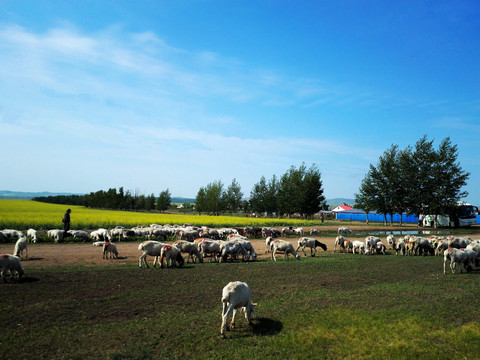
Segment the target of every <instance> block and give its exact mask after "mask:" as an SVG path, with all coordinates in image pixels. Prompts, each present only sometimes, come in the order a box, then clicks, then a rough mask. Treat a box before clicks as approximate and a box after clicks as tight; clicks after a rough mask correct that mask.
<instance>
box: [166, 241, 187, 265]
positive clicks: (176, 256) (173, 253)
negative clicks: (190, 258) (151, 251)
mask: <svg viewBox="0 0 480 360" xmlns="http://www.w3.org/2000/svg"><path fill="white" fill-rule="evenodd" d="M164 260H165V263H166V265H167V267H173V268H175V267H176V266H177V263H178V266H179V267H182V266H183V264H185V260H184V259H183V256H182V254H181V253H180V250H179V249H177V248H176V247H174V246H172V245H164V246H162V250H161V251H160V267H161V268H162V269H163V262H164Z"/></svg>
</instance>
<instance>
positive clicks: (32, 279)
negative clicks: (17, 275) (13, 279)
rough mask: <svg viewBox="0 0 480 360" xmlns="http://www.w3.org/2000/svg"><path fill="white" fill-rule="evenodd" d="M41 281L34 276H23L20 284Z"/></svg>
mask: <svg viewBox="0 0 480 360" xmlns="http://www.w3.org/2000/svg"><path fill="white" fill-rule="evenodd" d="M38 281H40V279H39V278H36V277H33V276H23V277H22V278H21V279H20V280H19V281H18V282H19V283H21V284H27V283H36V282H38Z"/></svg>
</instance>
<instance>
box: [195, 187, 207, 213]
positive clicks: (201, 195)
mask: <svg viewBox="0 0 480 360" xmlns="http://www.w3.org/2000/svg"><path fill="white" fill-rule="evenodd" d="M195 210H196V211H198V213H199V214H201V213H202V212H205V211H207V192H206V190H205V188H204V187H201V188H200V189H199V190H198V193H197V197H196V199H195Z"/></svg>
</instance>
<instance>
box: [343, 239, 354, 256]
mask: <svg viewBox="0 0 480 360" xmlns="http://www.w3.org/2000/svg"><path fill="white" fill-rule="evenodd" d="M344 245H345V252H346V253H347V254H348V253H349V252H350V250H352V252H353V242H352V241H350V240H345V242H344Z"/></svg>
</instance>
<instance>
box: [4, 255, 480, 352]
mask: <svg viewBox="0 0 480 360" xmlns="http://www.w3.org/2000/svg"><path fill="white" fill-rule="evenodd" d="M442 263H443V261H442V259H440V258H439V257H431V256H427V257H396V256H392V255H389V256H353V255H351V254H338V253H337V254H333V253H331V252H326V253H322V254H321V255H320V256H318V257H316V258H310V257H308V258H302V261H299V262H298V261H288V262H285V261H279V262H277V263H273V262H271V261H268V260H266V261H259V262H257V263H227V264H215V263H212V264H209V263H205V264H196V265H188V266H187V267H185V268H182V269H163V270H160V269H157V270H156V269H139V268H137V267H134V266H127V267H121V268H118V269H113V270H112V269H106V268H101V267H100V268H99V267H97V268H86V267H82V266H81V265H78V266H76V267H69V268H68V269H66V268H57V269H52V268H48V269H43V270H42V269H39V270H31V271H30V272H29V273H28V276H27V277H26V278H25V279H23V280H22V282H21V283H17V284H0V288H1V290H0V291H1V293H2V296H3V300H2V302H1V305H0V318H1V319H2V328H3V330H4V332H3V336H2V338H1V340H0V356H1V358H2V359H8V358H11V359H54V358H55V359H193V358H195V359H323V358H329V359H386V358H389V359H412V358H421V359H478V358H479V356H480V308H479V306H478V305H479V300H478V297H479V295H480V277H479V273H478V272H475V271H474V272H472V273H469V274H462V275H453V274H447V275H444V274H443V271H442V270H443V269H442ZM234 280H241V281H246V282H247V283H248V284H249V285H250V287H251V289H252V292H253V297H254V299H253V300H254V302H256V303H258V306H257V309H256V315H257V318H256V319H255V320H254V325H253V326H248V325H247V324H246V321H245V319H244V318H243V317H242V316H240V317H239V318H238V320H237V329H234V330H232V331H230V332H228V333H227V339H225V340H223V339H221V337H220V324H221V316H220V314H221V302H220V297H221V290H222V288H223V286H224V285H226V284H227V283H228V282H229V281H234Z"/></svg>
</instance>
